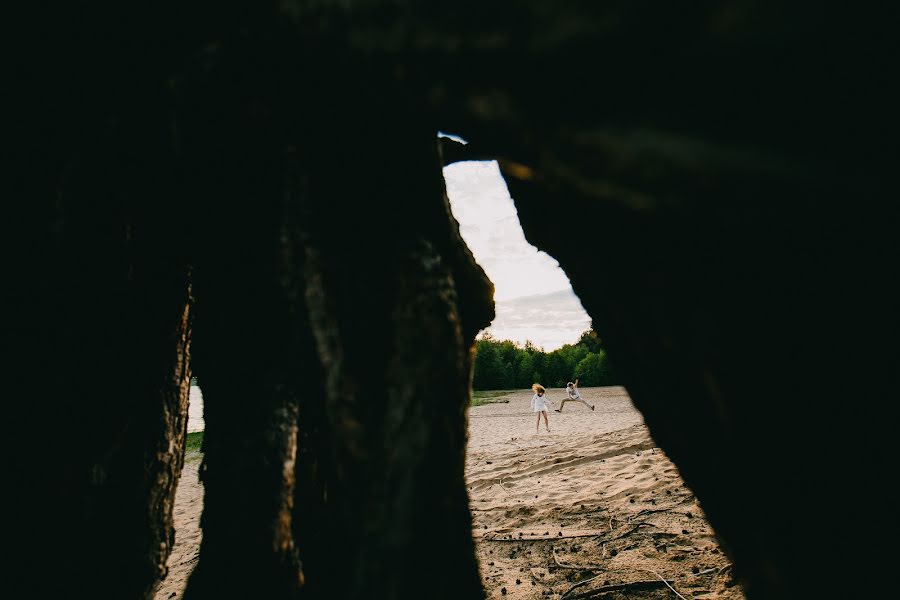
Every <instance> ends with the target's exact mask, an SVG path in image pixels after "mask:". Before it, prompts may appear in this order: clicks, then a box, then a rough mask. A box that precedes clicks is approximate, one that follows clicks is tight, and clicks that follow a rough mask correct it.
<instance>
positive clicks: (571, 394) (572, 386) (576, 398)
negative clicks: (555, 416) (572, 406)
mask: <svg viewBox="0 0 900 600" xmlns="http://www.w3.org/2000/svg"><path fill="white" fill-rule="evenodd" d="M566 402H581V403H582V404H584V405H585V406H587V407H588V408H590V409H591V410H594V407H593V406H591V405H590V404H588V403H587V402H585V401H584V398H582V397H581V394H580V393H579V392H578V379H575V383H572V382H571V381H570V382H569V383H568V384H567V385H566V397H565V398H563V401H562V402H561V403H560V405H559V408H557V409H556V412H558V413H561V412H562V409H563V406H565V405H566Z"/></svg>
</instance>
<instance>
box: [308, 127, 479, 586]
mask: <svg viewBox="0 0 900 600" xmlns="http://www.w3.org/2000/svg"><path fill="white" fill-rule="evenodd" d="M390 122H391V125H392V126H391V128H390V130H382V129H381V128H382V127H385V125H384V124H377V123H373V122H368V123H366V124H365V129H363V131H364V132H366V133H370V134H371V135H372V136H373V137H377V138H378V139H385V138H383V137H380V136H382V135H387V134H388V133H390V135H391V136H392V137H393V140H392V141H391V142H390V143H388V144H386V146H387V147H386V148H383V150H384V152H383V153H382V154H380V155H379V156H378V157H377V158H376V157H373V156H372V155H371V154H369V153H368V152H367V151H365V152H359V153H350V156H351V157H354V159H353V160H347V159H346V158H345V159H344V160H337V156H334V155H332V154H330V152H329V151H330V150H331V147H328V146H324V147H323V146H317V148H318V150H319V152H318V153H317V156H316V159H315V160H314V161H313V163H312V165H311V170H310V176H309V187H308V191H307V194H306V195H305V197H304V202H303V212H302V215H303V219H302V221H301V222H300V228H301V231H302V237H301V244H302V247H303V249H304V252H305V268H304V274H305V284H306V300H307V305H308V308H309V315H310V324H311V330H312V332H313V334H314V336H315V341H316V355H317V357H318V360H319V361H320V363H321V365H322V372H323V374H324V382H325V403H324V407H323V411H324V416H325V418H326V420H325V423H326V426H327V428H328V429H329V432H328V436H327V439H328V442H329V443H330V447H327V448H326V452H327V453H328V455H329V456H330V460H329V461H328V463H327V464H329V465H331V468H332V469H333V470H332V471H330V472H328V473H326V474H324V475H325V482H326V486H325V488H324V489H323V494H325V495H326V497H324V498H323V499H322V501H321V503H320V504H318V506H319V510H320V511H323V512H321V513H320V515H324V516H325V520H324V525H322V526H320V528H319V530H318V531H317V535H319V536H321V537H320V538H319V539H316V540H313V543H312V544H310V547H311V548H312V549H313V550H312V552H313V554H315V555H317V556H316V557H315V558H311V559H310V563H309V566H310V568H309V569H308V570H307V573H306V574H307V583H308V586H309V587H308V589H307V593H308V594H309V597H319V596H322V595H329V594H333V593H335V589H336V588H335V586H337V589H338V590H339V593H340V595H341V596H342V597H346V598H360V597H373V596H374V597H383V598H411V597H417V596H418V595H420V594H421V591H422V590H423V589H429V590H430V591H429V594H431V595H435V596H438V597H447V598H450V597H477V596H479V595H480V594H481V587H480V581H479V579H478V570H477V565H476V563H475V558H474V552H473V546H472V541H471V535H470V531H471V523H470V518H469V513H468V501H467V496H466V493H465V487H464V481H463V466H464V448H465V436H466V433H465V411H466V407H467V406H468V402H469V383H470V380H469V378H470V366H471V365H470V354H469V352H470V347H471V344H472V342H473V340H474V334H475V332H476V331H477V330H478V329H480V328H481V327H483V326H485V325H486V324H487V323H488V322H489V318H490V316H491V308H490V307H491V303H490V292H491V289H490V285H489V283H488V282H487V281H486V279H485V278H484V276H483V273H482V272H481V270H480V269H479V268H478V267H477V266H476V265H475V264H474V262H473V261H471V260H470V259H467V258H466V251H465V249H464V246H463V245H462V244H461V242H460V240H459V238H458V237H455V238H454V237H453V236H454V235H457V236H458V233H456V232H455V228H456V225H455V222H453V221H452V217H450V215H449V212H448V211H447V209H446V198H445V193H444V189H443V182H442V179H441V176H440V162H439V159H438V154H437V146H436V140H435V138H434V136H433V131H430V130H428V129H427V128H421V129H419V128H415V127H413V128H409V127H408V126H407V125H405V124H403V123H402V121H399V120H398V121H390ZM354 125H360V126H363V123H354ZM324 149H327V150H329V151H323V150H324ZM334 150H340V152H342V153H345V152H347V149H346V148H340V149H337V148H335V149H334ZM348 166H352V168H353V176H352V177H351V176H350V173H349V172H346V171H345V169H347V168H348ZM363 197H366V199H365V200H364V201H362V202H360V198H363ZM351 207H352V208H351ZM335 225H336V226H335ZM457 281H461V282H464V285H465V286H466V287H465V288H464V287H463V286H461V285H458V284H457V283H456V282H457ZM461 289H465V290H466V293H467V295H466V296H465V297H461V291H460V290H461ZM464 302H465V303H466V304H467V314H468V315H470V316H469V319H470V320H469V321H466V320H465V318H464V317H462V316H461V311H460V308H459V307H460V306H461V305H462V304H463V303H464ZM312 400H313V401H315V400H316V399H312ZM298 510H299V516H298V518H299V519H301V520H302V519H316V518H321V516H319V517H316V516H313V514H310V513H307V512H306V511H305V510H304V507H303V506H298ZM301 543H303V542H301ZM314 564H315V565H316V566H317V568H315V569H313V568H312V566H313V565H314ZM450 573H452V576H449V575H448V574H450ZM436 581H439V582H441V583H440V585H439V586H438V587H435V586H434V582H436Z"/></svg>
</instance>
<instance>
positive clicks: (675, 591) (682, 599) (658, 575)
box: [650, 571, 687, 600]
mask: <svg viewBox="0 0 900 600" xmlns="http://www.w3.org/2000/svg"><path fill="white" fill-rule="evenodd" d="M650 572H651V573H653V574H654V575H656V576H657V577H659V580H660V581H662V582H663V583H664V584H666V587H667V588H669V589H670V590H672V593H673V594H675V595H676V596H678V597H679V598H681V600H687V598H685V597H684V596H682V595H681V594H679V593H678V590H676V589H675V588H673V587H672V586H671V585H669V582H668V581H666V580H665V579H664V578H663V576H662V575H660V574H659V573H657V572H656V571H650ZM672 583H675V582H674V580H673V581H672Z"/></svg>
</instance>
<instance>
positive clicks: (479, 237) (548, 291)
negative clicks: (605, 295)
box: [444, 161, 591, 350]
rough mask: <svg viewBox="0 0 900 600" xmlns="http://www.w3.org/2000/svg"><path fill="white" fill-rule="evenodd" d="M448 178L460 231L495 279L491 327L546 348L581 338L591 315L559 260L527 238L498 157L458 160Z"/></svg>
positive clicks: (448, 169) (447, 171)
mask: <svg viewBox="0 0 900 600" xmlns="http://www.w3.org/2000/svg"><path fill="white" fill-rule="evenodd" d="M444 178H445V179H446V180H447V194H448V196H449V197H450V207H451V209H452V210H453V215H454V216H455V217H456V220H457V221H459V225H460V233H461V234H462V237H463V239H464V240H465V241H466V243H467V244H468V245H469V248H471V249H472V254H474V255H475V260H477V261H478V264H480V265H481V267H482V268H483V269H484V270H485V272H486V273H487V275H488V277H490V278H491V281H493V282H494V288H495V292H494V301H495V302H496V304H497V317H496V318H495V319H494V322H493V323H492V324H491V326H490V328H489V329H488V331H490V332H491V334H492V335H493V336H494V337H496V338H499V339H510V340H513V341H516V342H520V343H524V342H525V340H531V341H532V342H534V343H535V344H537V345H538V346H543V347H544V349H545V350H554V349H556V348H559V347H560V346H562V345H563V344H567V343H572V342H575V341H577V340H578V336H579V335H580V334H581V332H582V331H584V330H585V329H588V328H589V327H590V326H591V320H590V317H588V315H587V313H586V312H585V311H584V308H582V306H581V302H580V301H579V300H578V297H577V296H576V295H575V293H574V292H573V291H572V286H571V284H570V283H569V278H568V277H566V274H565V273H564V272H563V270H562V269H560V268H559V263H557V262H556V261H555V260H554V259H553V258H551V257H550V256H549V255H548V254H546V253H545V252H540V251H539V250H538V249H537V248H535V247H534V246H532V245H531V244H529V243H528V242H527V241H526V240H525V234H524V233H522V226H521V225H520V224H519V215H518V214H517V213H516V207H515V205H514V204H513V201H512V198H510V197H509V190H507V189H506V183H505V182H504V181H503V177H502V176H501V175H500V169H499V167H498V166H497V163H496V162H493V161H491V162H458V163H454V164H452V165H450V166H448V167H445V168H444Z"/></svg>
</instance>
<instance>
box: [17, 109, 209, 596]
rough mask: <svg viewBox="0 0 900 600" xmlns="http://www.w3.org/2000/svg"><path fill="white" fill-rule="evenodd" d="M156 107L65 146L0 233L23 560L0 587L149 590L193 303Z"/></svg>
mask: <svg viewBox="0 0 900 600" xmlns="http://www.w3.org/2000/svg"><path fill="white" fill-rule="evenodd" d="M166 118H167V117H166V116H165V115H164V114H162V115H161V114H160V113H159V112H143V111H135V112H124V113H121V114H119V115H118V116H117V118H116V119H113V120H111V121H110V123H108V124H107V126H106V127H103V128H102V129H101V131H100V132H99V133H98V134H97V135H95V136H94V138H93V139H91V140H81V143H80V144H78V145H75V146H74V147H73V148H70V149H69V150H68V152H67V153H64V156H65V158H64V159H61V163H62V164H64V165H65V168H63V169H61V170H60V171H58V172H56V173H54V174H53V175H54V176H55V178H56V179H55V183H56V187H55V189H52V190H40V189H35V188H36V187H37V186H36V185H35V184H36V183H38V182H40V181H41V180H40V178H38V177H34V178H33V179H29V184H30V185H31V186H32V187H30V188H29V189H30V191H32V192H33V193H34V196H33V197H32V198H31V199H30V202H31V203H32V204H31V206H30V207H29V208H30V209H31V210H34V211H35V213H36V214H34V215H32V219H30V220H26V221H23V222H17V221H16V220H15V219H12V222H14V223H18V226H19V227H20V229H19V230H18V231H16V232H11V233H12V236H11V237H5V239H6V240H7V241H8V240H10V239H12V240H14V241H18V242H19V243H20V244H21V245H20V246H18V248H17V249H16V252H17V253H19V254H21V255H24V257H25V260H24V261H23V262H22V263H21V264H22V266H23V268H21V270H19V271H17V272H13V273H11V272H9V271H6V273H7V274H8V275H9V277H10V279H9V280H8V284H9V287H7V292H6V293H4V296H5V300H7V301H9V300H13V301H14V308H12V309H8V310H6V311H5V313H4V314H6V315H7V316H8V317H11V318H12V319H14V321H15V322H16V323H17V324H16V325H15V326H14V327H12V328H10V329H7V330H6V331H5V332H4V340H5V341H6V340H8V341H9V342H10V343H12V344H14V345H15V347H17V348H18V352H17V355H16V358H15V359H14V360H15V362H13V363H12V364H11V365H10V364H7V366H8V367H11V368H12V372H14V373H15V374H16V375H15V378H14V379H10V381H13V382H14V384H15V388H14V389H15V390H16V391H14V392H13V393H12V394H11V396H10V398H15V405H14V413H13V414H14V415H15V416H14V417H13V418H12V420H11V421H10V422H11V423H16V427H15V428H14V429H12V430H11V431H10V432H9V433H8V435H7V436H6V441H7V443H11V444H12V447H13V448H14V450H13V456H14V457H15V460H14V465H15V466H14V469H13V473H14V475H13V479H12V481H13V483H12V484H11V487H10V488H9V489H14V490H18V491H19V492H20V493H19V494H16V495H15V496H14V504H15V507H14V508H13V509H12V510H13V512H12V513H11V515H13V518H12V519H11V527H12V530H13V535H12V538H13V539H16V540H18V545H17V546H16V550H15V552H16V553H17V554H19V555H20V556H22V557H26V558H25V561H26V565H24V566H23V567H21V568H16V569H14V571H13V572H12V573H11V575H10V576H11V581H10V582H9V583H8V585H9V586H10V588H11V589H10V590H8V592H9V593H11V594H12V595H13V596H17V597H35V598H38V597H66V596H71V595H73V594H89V595H90V596H91V597H94V598H135V599H137V598H144V599H149V598H152V597H153V592H154V590H155V586H156V583H157V581H158V580H159V578H160V577H162V576H164V575H165V565H166V559H167V558H168V555H169V552H170V550H171V548H172V544H173V527H172V496H173V494H174V490H175V486H176V484H177V482H178V478H179V476H180V474H181V467H182V461H183V451H184V439H185V430H186V420H187V402H188V390H189V383H190V341H191V311H192V308H191V302H192V300H191V284H190V270H189V267H188V262H187V256H186V254H185V245H184V239H185V231H184V226H183V224H184V221H183V212H181V211H180V210H179V208H178V207H177V202H175V201H174V194H173V193H172V192H173V177H174V174H173V170H172V156H171V149H170V147H169V140H168V139H167V136H166V135H165V133H164V131H165V126H166ZM45 158H46V157H45ZM38 164H39V163H38ZM151 165H152V167H151ZM44 167H45V168H48V169H49V168H50V167H48V166H47V164H46V163H45V164H44ZM22 168H24V169H31V170H33V169H34V168H35V165H33V164H29V165H22ZM51 170H52V169H51ZM26 172H27V171H26ZM48 192H49V193H48ZM39 215H40V218H38V216H39ZM38 245H42V246H43V247H40V248H37V247H36V246H38ZM7 256H10V255H9V254H7ZM13 282H14V283H13Z"/></svg>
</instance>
